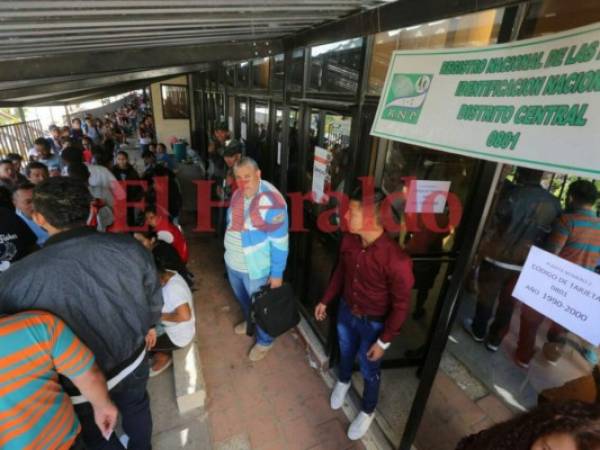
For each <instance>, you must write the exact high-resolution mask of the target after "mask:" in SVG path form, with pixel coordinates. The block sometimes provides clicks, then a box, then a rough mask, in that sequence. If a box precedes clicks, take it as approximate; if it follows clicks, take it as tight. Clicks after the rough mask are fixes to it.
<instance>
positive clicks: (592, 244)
mask: <svg viewBox="0 0 600 450" xmlns="http://www.w3.org/2000/svg"><path fill="white" fill-rule="evenodd" d="M546 248H547V249H548V251H550V252H552V253H555V254H556V255H558V256H560V257H561V258H564V259H566V260H567V261H570V262H572V263H575V264H579V265H580V266H582V267H585V268H586V269H589V270H594V269H595V267H596V265H597V264H598V260H600V218H598V217H597V216H596V212H595V211H593V210H591V209H578V210H576V211H574V212H571V213H565V214H563V215H562V216H560V218H559V219H558V220H557V222H556V223H555V225H554V228H553V230H552V234H551V235H550V237H549V238H548V243H547V246H546Z"/></svg>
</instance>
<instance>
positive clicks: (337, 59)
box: [309, 38, 364, 93]
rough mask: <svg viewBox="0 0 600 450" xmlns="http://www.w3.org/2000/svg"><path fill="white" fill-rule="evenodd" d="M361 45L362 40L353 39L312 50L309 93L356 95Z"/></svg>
mask: <svg viewBox="0 0 600 450" xmlns="http://www.w3.org/2000/svg"><path fill="white" fill-rule="evenodd" d="M363 42H364V40H363V38H354V39H348V40H345V41H340V42H334V43H332V44H325V45H319V46H316V47H312V48H311V49H310V83H309V89H311V90H315V91H320V92H346V93H355V92H357V90H358V79H359V75H360V68H361V60H362V46H363Z"/></svg>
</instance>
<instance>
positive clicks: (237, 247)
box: [225, 158, 288, 361]
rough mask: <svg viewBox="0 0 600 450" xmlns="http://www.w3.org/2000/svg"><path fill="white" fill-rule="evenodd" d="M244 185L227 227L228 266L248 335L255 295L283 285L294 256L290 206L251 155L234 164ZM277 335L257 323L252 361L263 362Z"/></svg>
mask: <svg viewBox="0 0 600 450" xmlns="http://www.w3.org/2000/svg"><path fill="white" fill-rule="evenodd" d="M233 171H234V174H235V181H236V184H237V186H238V189H237V190H236V191H235V192H234V193H233V195H232V197H231V204H230V206H229V209H228V210H227V229H226V231H225V265H226V268H227V276H228V278H229V283H230V284H231V288H232V289H233V293H234V294H235V296H236V298H237V300H238V302H239V303H240V306H241V307H242V311H243V313H244V318H245V320H244V322H241V323H239V324H238V325H236V327H235V333H236V334H240V335H241V334H245V333H246V327H247V321H248V319H249V314H250V306H251V297H252V294H254V293H255V292H257V291H259V290H260V288H261V287H263V286H265V285H268V286H269V287H271V288H273V289H275V288H278V287H280V286H281V285H282V283H283V272H284V270H285V265H286V261H287V255H288V216H287V205H286V203H285V200H284V199H283V196H282V195H281V193H280V192H279V191H278V190H277V189H276V188H275V186H273V185H272V184H271V183H269V182H267V181H265V180H261V178H260V169H259V168H258V165H257V164H256V161H254V160H253V159H251V158H241V159H240V160H239V161H238V162H237V163H236V164H235V166H234V168H233ZM272 344H273V338H272V337H271V336H269V335H268V334H267V333H266V332H265V331H264V330H262V329H261V328H260V327H256V344H255V345H254V346H253V347H252V349H251V350H250V354H249V355H248V357H249V358H250V360H251V361H260V360H261V359H263V358H264V357H265V356H266V354H267V352H268V351H269V350H270V349H271V346H272Z"/></svg>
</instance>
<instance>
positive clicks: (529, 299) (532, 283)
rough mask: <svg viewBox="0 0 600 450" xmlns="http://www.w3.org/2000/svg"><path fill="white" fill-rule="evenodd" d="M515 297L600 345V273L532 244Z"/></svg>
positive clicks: (514, 293) (515, 290)
mask: <svg viewBox="0 0 600 450" xmlns="http://www.w3.org/2000/svg"><path fill="white" fill-rule="evenodd" d="M512 295H513V297H515V298H517V299H519V300H520V301H522V302H523V303H525V304H527V305H529V306H531V307H532V308H533V309H535V310H536V311H538V312H540V313H542V314H543V315H545V316H546V317H548V318H550V319H551V320H553V321H554V322H556V323H558V324H559V325H562V326H563V327H565V328H566V329H567V330H569V331H571V332H572V333H574V334H576V335H577V336H579V337H581V338H583V339H585V340H586V341H588V342H590V343H592V344H593V345H596V346H597V345H600V326H598V324H600V275H598V274H597V273H595V272H592V271H591V270H587V269H584V268H583V267H581V266H578V265H577V264H573V263H572V262H569V261H567V260H565V259H562V258H559V257H558V256H556V255H553V254H552V253H548V252H546V251H544V250H542V249H540V248H537V247H531V250H530V252H529V255H528V256H527V260H526V261H525V265H524V266H523V270H522V272H521V275H520V276H519V280H518V281H517V284H516V286H515V289H514V290H513V293H512Z"/></svg>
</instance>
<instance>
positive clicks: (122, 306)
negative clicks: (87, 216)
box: [0, 227, 163, 374]
mask: <svg viewBox="0 0 600 450" xmlns="http://www.w3.org/2000/svg"><path fill="white" fill-rule="evenodd" d="M0 286H1V288H0V314H1V313H7V314H12V313H16V312H18V311H23V310H30V309H41V310H44V311H49V312H51V313H53V314H55V315H57V316H58V317H60V318H61V319H63V320H64V321H65V322H66V324H67V325H68V326H69V327H70V328H71V329H72V330H73V331H74V332H75V334H76V335H77V336H79V338H80V339H81V340H82V341H83V342H84V343H85V344H86V345H87V346H88V347H89V348H90V350H91V351H92V353H94V356H95V357H96V362H97V363H98V365H99V366H100V368H101V369H102V370H103V371H104V373H105V374H111V371H112V369H115V368H116V367H118V366H119V365H120V364H121V363H123V361H126V360H127V359H129V358H131V356H132V355H134V354H135V353H136V351H138V350H139V349H140V348H141V346H142V345H143V343H144V337H145V336H146V333H147V332H148V330H149V329H150V327H151V326H153V325H155V324H157V323H158V321H159V319H160V314H161V309H162V306H163V298H162V293H161V286H160V283H159V280H158V275H157V271H156V266H155V265H154V261H153V260H152V256H151V254H150V252H148V251H147V250H146V249H145V248H144V247H143V246H142V245H141V244H140V243H138V242H137V241H136V240H135V239H133V238H132V237H131V236H128V235H124V234H108V233H98V232H96V231H95V230H93V229H90V228H83V227H82V228H76V229H73V230H69V231H65V232H62V233H59V234H57V235H54V236H52V237H50V238H49V239H48V241H46V244H45V245H44V247H43V248H42V249H41V250H39V251H37V252H35V253H33V254H31V255H29V256H27V257H25V258H24V259H22V260H20V261H18V262H17V263H15V264H13V265H12V266H11V267H10V269H9V270H7V271H6V272H3V273H2V274H0Z"/></svg>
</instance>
